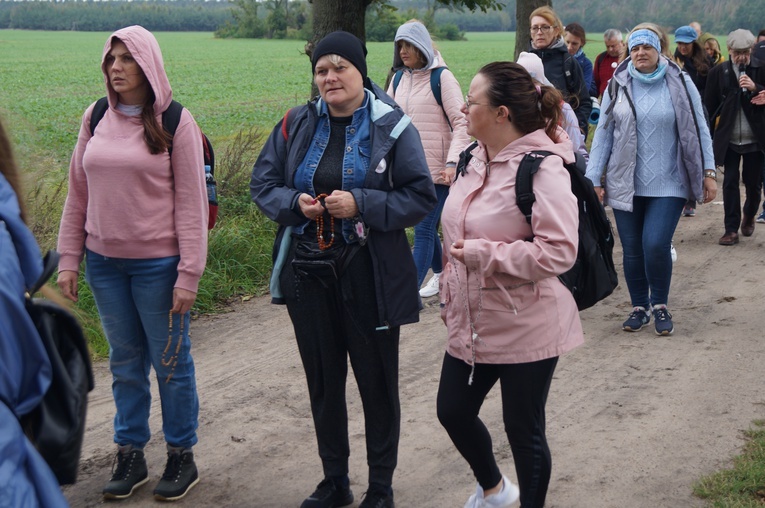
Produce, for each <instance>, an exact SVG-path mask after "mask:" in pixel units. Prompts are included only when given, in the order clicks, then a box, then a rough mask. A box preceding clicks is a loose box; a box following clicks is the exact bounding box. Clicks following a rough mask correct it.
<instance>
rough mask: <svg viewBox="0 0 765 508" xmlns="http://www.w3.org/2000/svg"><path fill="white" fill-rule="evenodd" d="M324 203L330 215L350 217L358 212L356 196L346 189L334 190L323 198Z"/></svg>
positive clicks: (343, 217)
mask: <svg viewBox="0 0 765 508" xmlns="http://www.w3.org/2000/svg"><path fill="white" fill-rule="evenodd" d="M324 205H325V206H326V207H327V211H328V212H329V214H330V215H331V216H332V217H337V218H338V219H351V218H353V217H356V216H357V215H358V214H359V207H358V205H357V204H356V198H354V197H353V194H351V193H350V192H348V191H342V190H336V191H333V192H332V194H330V195H329V196H327V197H326V198H324Z"/></svg>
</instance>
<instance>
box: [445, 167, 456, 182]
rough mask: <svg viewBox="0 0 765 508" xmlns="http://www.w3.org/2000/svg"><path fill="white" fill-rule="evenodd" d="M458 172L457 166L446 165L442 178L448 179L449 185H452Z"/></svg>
mask: <svg viewBox="0 0 765 508" xmlns="http://www.w3.org/2000/svg"><path fill="white" fill-rule="evenodd" d="M456 172H457V166H446V167H445V168H444V169H442V170H441V178H443V179H444V180H445V181H446V184H447V185H451V183H452V182H453V181H454V174H455V173H456Z"/></svg>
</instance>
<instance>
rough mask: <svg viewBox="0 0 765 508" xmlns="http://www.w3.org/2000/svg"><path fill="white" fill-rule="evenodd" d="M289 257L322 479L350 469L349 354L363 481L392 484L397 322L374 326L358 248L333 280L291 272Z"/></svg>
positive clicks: (287, 280) (289, 297) (371, 293)
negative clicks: (357, 398)
mask: <svg viewBox="0 0 765 508" xmlns="http://www.w3.org/2000/svg"><path fill="white" fill-rule="evenodd" d="M293 256H294V251H293V253H291V254H290V256H289V257H288V260H287V263H286V265H285V267H284V270H283V271H282V274H281V276H280V283H281V287H282V291H283V292H284V296H285V300H286V303H287V310H288V311H289V315H290V318H291V319H292V324H293V326H294V328H295V337H296V339H297V345H298V349H299V351H300V358H301V359H302V361H303V368H304V369H305V375H306V380H307V381H308V394H309V396H310V400H311V412H312V414H313V421H314V426H315V430H316V438H317V441H318V445H319V456H320V457H321V461H322V465H323V467H324V475H325V477H330V476H344V475H347V474H348V457H349V455H350V446H349V443H348V410H347V405H346V398H345V386H346V377H347V375H348V358H350V362H351V366H352V367H353V374H354V376H355V378H356V383H357V384H358V387H359V393H360V395H361V402H362V405H363V408H364V425H365V434H366V444H367V464H368V466H369V482H370V483H378V484H381V485H385V486H390V485H391V483H392V481H393V471H394V469H395V468H396V462H397V459H398V441H399V434H400V427H401V408H400V403H399V393H398V348H399V331H400V329H399V328H398V327H395V328H392V329H390V330H385V331H376V330H375V327H376V326H377V323H378V319H377V315H378V313H377V302H376V297H375V290H374V279H373V275H372V260H371V257H370V254H369V251H368V249H367V248H366V247H363V248H361V249H360V250H359V251H358V252H357V253H356V254H355V255H354V256H353V258H352V260H351V262H350V264H349V265H348V266H347V267H346V269H345V271H344V273H343V275H342V276H341V278H340V280H338V281H326V280H323V281H322V280H318V279H316V278H314V277H311V276H306V275H296V274H295V272H294V270H293V269H292V267H291V265H290V261H291V259H292V257H293Z"/></svg>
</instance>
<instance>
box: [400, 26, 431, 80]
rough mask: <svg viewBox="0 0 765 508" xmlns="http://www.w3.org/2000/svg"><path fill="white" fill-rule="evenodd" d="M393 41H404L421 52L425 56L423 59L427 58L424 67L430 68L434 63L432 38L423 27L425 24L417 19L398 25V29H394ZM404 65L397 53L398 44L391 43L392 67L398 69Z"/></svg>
mask: <svg viewBox="0 0 765 508" xmlns="http://www.w3.org/2000/svg"><path fill="white" fill-rule="evenodd" d="M394 41H395V42H398V41H406V42H408V43H409V44H411V45H412V46H414V47H415V48H417V49H418V50H419V51H420V53H422V54H423V55H424V56H425V59H426V60H427V63H426V64H425V68H426V69H430V68H431V67H433V64H434V63H436V60H437V58H436V50H435V49H433V40H432V39H431V38H430V33H428V29H427V28H425V25H423V24H422V23H420V22H419V21H413V22H411V23H404V24H403V25H401V26H400V27H398V30H397V31H396V38H395V39H394ZM403 67H404V62H403V60H401V56H400V55H399V54H398V46H397V45H396V44H394V45H393V68H394V69H400V68H403Z"/></svg>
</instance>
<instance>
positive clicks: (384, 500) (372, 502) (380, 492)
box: [359, 484, 396, 508]
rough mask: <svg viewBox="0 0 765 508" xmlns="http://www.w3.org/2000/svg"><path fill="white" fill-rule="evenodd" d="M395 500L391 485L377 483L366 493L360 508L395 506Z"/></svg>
mask: <svg viewBox="0 0 765 508" xmlns="http://www.w3.org/2000/svg"><path fill="white" fill-rule="evenodd" d="M395 507H396V505H395V503H394V502H393V492H392V491H391V489H390V487H382V486H378V485H377V484H372V485H370V486H369V490H368V491H366V493H365V494H364V500H363V501H362V502H361V504H360V505H359V508H395Z"/></svg>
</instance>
